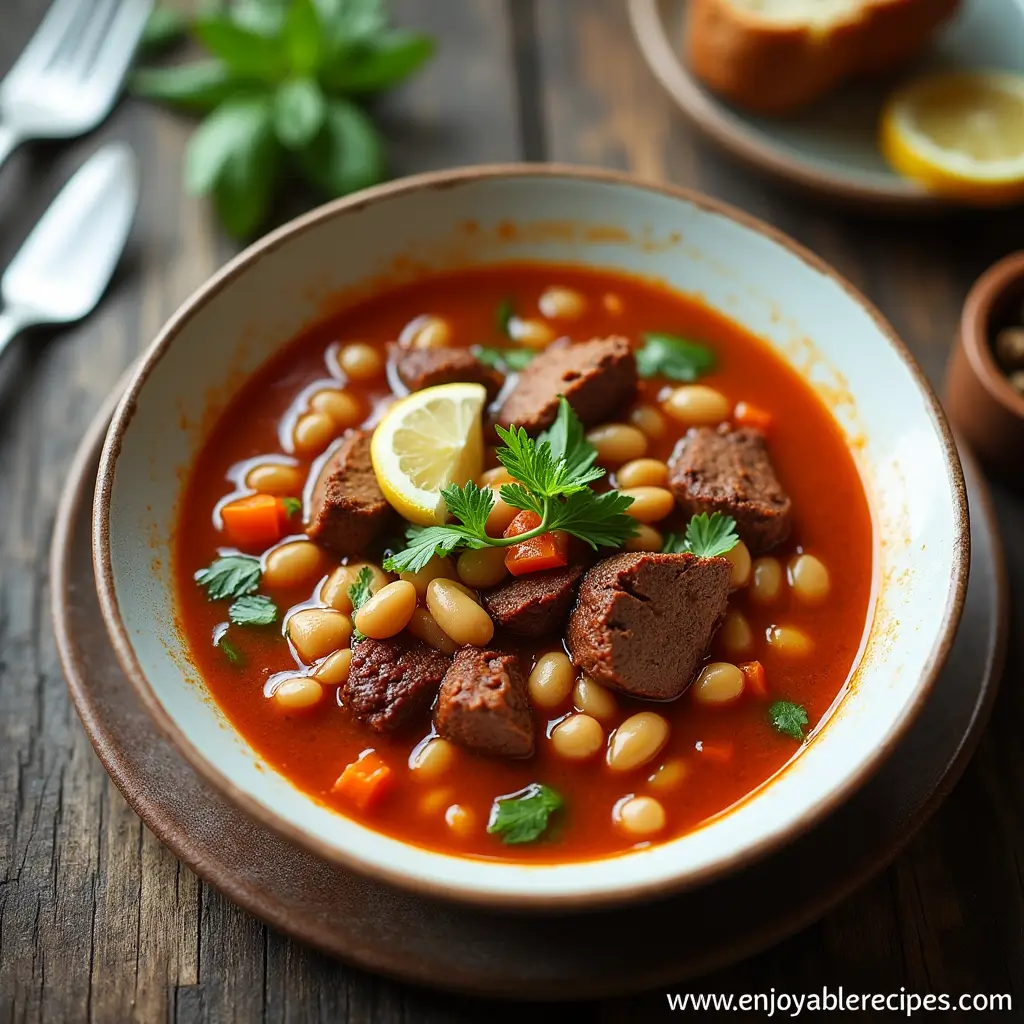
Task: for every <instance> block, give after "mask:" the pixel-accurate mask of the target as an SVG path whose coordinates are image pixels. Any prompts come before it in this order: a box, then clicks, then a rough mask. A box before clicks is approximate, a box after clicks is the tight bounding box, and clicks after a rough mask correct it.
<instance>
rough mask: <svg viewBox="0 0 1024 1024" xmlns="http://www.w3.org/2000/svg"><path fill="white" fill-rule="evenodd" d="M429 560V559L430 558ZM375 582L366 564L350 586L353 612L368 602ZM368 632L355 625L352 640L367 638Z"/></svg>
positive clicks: (349, 591)
mask: <svg viewBox="0 0 1024 1024" xmlns="http://www.w3.org/2000/svg"><path fill="white" fill-rule="evenodd" d="M428 561H429V559H428ZM371 583H373V570H372V569H371V568H370V567H369V566H368V565H364V566H363V567H362V569H360V570H359V575H358V576H357V577H356V581H355V583H353V584H352V585H351V586H350V587H349V588H348V599H349V600H350V601H351V602H352V614H353V615H355V613H356V612H357V611H359V609H360V608H362V607H363V605H364V604H366V602H367V601H369V600H370V598H371V597H372V596H373V594H372V592H371V590H370V584H371ZM365 639H366V634H365V633H361V632H360V631H359V630H358V629H356V628H355V627H354V626H353V627H352V642H353V643H356V642H358V641H359V640H365Z"/></svg>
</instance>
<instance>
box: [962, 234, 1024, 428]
mask: <svg viewBox="0 0 1024 1024" xmlns="http://www.w3.org/2000/svg"><path fill="white" fill-rule="evenodd" d="M1018 281H1024V251H1020V252H1012V253H1010V254H1009V255H1008V256H1004V257H1003V258H1002V259H1001V260H998V261H997V262H996V263H993V264H992V266H990V267H989V268H988V270H986V271H985V272H984V273H983V274H982V275H981V277H979V278H978V279H977V280H976V281H975V282H974V284H973V285H971V290H970V291H969V292H968V293H967V298H966V299H965V300H964V305H963V309H962V310H961V312H960V340H961V342H962V344H963V348H964V352H965V353H966V355H967V359H968V362H969V363H970V365H971V368H972V370H973V371H974V376H975V377H977V379H978V381H979V382H980V384H981V386H982V387H983V388H984V389H985V391H986V392H988V395H989V397H990V398H991V399H992V401H994V402H997V403H998V404H999V405H1000V406H1002V407H1003V409H1005V410H1006V411H1007V412H1008V413H1010V415H1012V416H1014V417H1015V418H1016V419H1019V420H1024V395H1022V394H1020V393H1019V392H1018V391H1016V390H1015V389H1014V387H1013V385H1012V384H1011V383H1010V382H1009V380H1007V378H1006V374H1005V373H1003V371H1002V370H1001V369H1000V368H999V364H998V363H997V362H996V358H995V354H994V353H993V351H992V345H991V343H990V341H989V325H990V324H991V322H992V312H993V309H994V308H995V305H996V303H997V302H998V301H999V300H1000V298H1002V296H1003V294H1004V293H1005V292H1006V290H1007V289H1008V288H1009V287H1011V286H1012V285H1013V284H1014V283H1016V282H1018Z"/></svg>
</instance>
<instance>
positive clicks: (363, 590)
mask: <svg viewBox="0 0 1024 1024" xmlns="http://www.w3.org/2000/svg"><path fill="white" fill-rule="evenodd" d="M371 583H373V570H372V569H371V568H370V567H369V566H368V565H364V566H363V567H362V569H360V570H359V575H358V576H357V577H356V581H355V583H353V584H352V585H351V586H350V587H349V588H348V599H349V600H350V601H351V602H352V614H353V615H355V613H356V612H357V611H359V609H360V608H362V607H363V605H364V604H366V602H367V601H369V600H370V598H371V597H372V596H373V594H372V592H371V591H370V584H371ZM365 639H366V635H365V634H364V633H361V632H360V631H359V630H358V629H356V628H354V627H353V629H352V642H353V643H357V642H358V641H360V640H365Z"/></svg>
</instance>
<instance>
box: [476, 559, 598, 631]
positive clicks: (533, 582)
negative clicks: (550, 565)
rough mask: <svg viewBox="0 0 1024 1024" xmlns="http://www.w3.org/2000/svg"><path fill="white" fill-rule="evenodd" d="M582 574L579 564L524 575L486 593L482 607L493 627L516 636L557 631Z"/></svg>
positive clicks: (562, 623)
mask: <svg viewBox="0 0 1024 1024" xmlns="http://www.w3.org/2000/svg"><path fill="white" fill-rule="evenodd" d="M582 575H583V566H582V565H567V566H566V567H565V568H564V569H548V570H546V571H544V572H531V573H527V574H526V575H525V576H519V577H517V578H516V579H513V580H511V581H509V582H508V583H503V584H501V586H499V587H495V588H494V589H493V590H488V591H486V592H485V593H484V594H483V603H484V607H485V608H486V609H487V612H488V614H489V615H490V616H491V618H492V619H494V622H495V625H497V626H500V627H501V628H502V629H505V630H507V631H508V632H509V633H514V634H515V635H516V636H531V637H535V636H544V635H545V634H547V633H555V632H561V630H562V626H563V625H564V624H565V618H566V616H567V615H568V614H569V609H570V608H571V607H572V599H573V596H574V595H575V593H576V584H577V583H578V582H579V579H580V577H581V576H582Z"/></svg>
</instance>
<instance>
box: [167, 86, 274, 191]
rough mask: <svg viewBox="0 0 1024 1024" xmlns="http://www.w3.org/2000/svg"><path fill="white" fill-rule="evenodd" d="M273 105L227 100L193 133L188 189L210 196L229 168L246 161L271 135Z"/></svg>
mask: <svg viewBox="0 0 1024 1024" xmlns="http://www.w3.org/2000/svg"><path fill="white" fill-rule="evenodd" d="M270 117H271V111H270V103H269V102H268V101H267V100H266V99H262V98H253V97H246V98H237V99H231V100H227V101H226V102H225V103H222V104H221V105H220V106H219V107H217V109H216V110H215V111H214V112H213V113H212V114H210V115H209V116H208V117H207V118H206V119H205V120H204V121H203V123H202V124H201V125H200V126H199V127H198V128H197V129H196V130H195V132H193V134H192V137H191V138H190V139H189V140H188V149H187V150H186V153H185V187H186V188H187V189H188V191H189V192H191V193H192V194H193V195H202V194H203V193H204V192H209V191H210V190H211V189H213V187H214V186H215V185H216V184H217V183H218V181H220V179H221V177H222V176H223V175H224V173H225V171H226V168H227V167H228V164H229V163H231V162H232V161H233V160H234V161H237V160H244V159H245V158H246V155H247V154H248V153H250V152H251V151H253V150H255V149H257V148H260V147H259V145H258V144H259V142H260V140H261V139H262V138H263V136H265V135H267V134H269V132H270Z"/></svg>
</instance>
